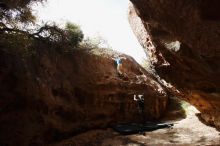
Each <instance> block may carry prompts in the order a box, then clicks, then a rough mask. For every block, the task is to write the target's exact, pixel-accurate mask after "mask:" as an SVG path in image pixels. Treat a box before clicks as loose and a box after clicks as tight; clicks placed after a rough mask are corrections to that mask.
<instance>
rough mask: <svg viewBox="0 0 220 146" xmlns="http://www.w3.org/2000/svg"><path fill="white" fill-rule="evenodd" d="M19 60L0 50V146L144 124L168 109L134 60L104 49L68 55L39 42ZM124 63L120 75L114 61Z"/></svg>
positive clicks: (163, 96) (156, 86) (160, 90)
mask: <svg viewBox="0 0 220 146" xmlns="http://www.w3.org/2000/svg"><path fill="white" fill-rule="evenodd" d="M37 46H38V47H37V49H36V50H35V51H34V53H32V54H29V55H26V56H20V55H19V54H14V53H11V52H9V50H8V49H7V46H2V47H1V48H0V85H1V86H0V97H1V98H0V107H1V110H0V129H1V130H0V145H9V146H11V145H18V146H19V145H22V146H26V145H44V144H45V143H50V142H53V141H54V140H59V139H62V138H65V137H68V136H73V135H74V134H76V133H79V132H83V131H85V130H88V129H93V128H105V127H107V126H109V125H111V124H114V123H120V122H138V121H140V120H141V118H140V116H141V115H140V114H139V111H138V107H137V103H136V102H135V101H134V100H133V95H134V94H142V95H144V98H145V100H144V103H145V110H144V114H145V117H146V120H153V119H158V118H159V117H160V116H161V114H162V113H163V112H164V110H165V108H166V104H167V95H166V91H164V88H163V87H162V86H161V85H160V84H159V83H157V82H156V81H155V78H154V77H153V76H151V75H150V74H148V73H147V72H146V71H145V70H144V69H143V68H142V67H141V66H140V65H139V64H138V63H136V62H135V60H134V59H133V58H131V57H129V56H127V55H124V54H120V53H117V52H114V51H111V50H107V49H90V50H89V49H76V50H74V51H72V52H65V51H60V49H63V48H57V47H55V46H49V45H46V44H43V43H39V44H38V45H37ZM116 56H121V57H125V58H126V59H123V61H122V64H123V73H125V74H126V75H125V76H119V75H118V73H117V70H116V65H115V62H114V60H113V59H112V58H113V57H116Z"/></svg>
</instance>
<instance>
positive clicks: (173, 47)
mask: <svg viewBox="0 0 220 146" xmlns="http://www.w3.org/2000/svg"><path fill="white" fill-rule="evenodd" d="M164 44H165V46H166V48H167V49H170V50H172V51H174V52H178V51H179V50H180V45H181V43H180V42H179V41H174V42H170V43H168V42H166V43H164Z"/></svg>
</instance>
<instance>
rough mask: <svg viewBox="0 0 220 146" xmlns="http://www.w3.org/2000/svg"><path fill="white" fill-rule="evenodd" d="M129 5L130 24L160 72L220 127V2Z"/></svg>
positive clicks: (135, 0)
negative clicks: (219, 7)
mask: <svg viewBox="0 0 220 146" xmlns="http://www.w3.org/2000/svg"><path fill="white" fill-rule="evenodd" d="M131 2H132V4H131V6H130V11H129V22H130V24H131V27H132V29H133V31H134V33H135V35H136V36H137V38H138V40H139V42H140V43H141V44H142V46H143V47H144V48H145V52H146V53H148V54H149V56H150V60H151V63H152V64H153V66H154V69H155V71H156V73H157V74H158V75H159V76H160V78H161V79H164V80H165V81H166V82H168V83H171V84H172V85H173V86H174V87H175V88H172V89H171V88H170V91H171V92H172V90H173V94H175V95H177V96H179V97H182V98H183V99H184V100H187V101H189V102H190V103H191V104H193V105H195V106H196V107H197V109H198V110H200V111H201V117H202V118H203V119H204V120H205V121H206V122H207V123H209V124H211V125H215V126H216V127H218V128H220V121H219V115H220V112H219V111H220V93H219V92H220V76H219V75H220V42H219V40H220V35H219V32H220V27H219V26H220V21H219V20H220V15H219V12H220V10H219V9H218V6H219V4H220V1H218V0H213V1H208V0H200V1H192V0H131ZM174 89H175V90H176V91H178V92H176V91H174Z"/></svg>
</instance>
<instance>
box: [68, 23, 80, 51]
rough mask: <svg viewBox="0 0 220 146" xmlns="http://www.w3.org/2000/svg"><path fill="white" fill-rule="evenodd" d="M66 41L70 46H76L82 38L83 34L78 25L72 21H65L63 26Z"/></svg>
mask: <svg viewBox="0 0 220 146" xmlns="http://www.w3.org/2000/svg"><path fill="white" fill-rule="evenodd" d="M65 31H66V34H67V41H68V42H69V43H70V45H71V46H72V47H77V46H78V45H79V43H80V42H81V41H82V40H83V37H84V34H83V32H82V30H81V29H80V27H79V26H78V25H76V24H74V23H71V22H67V23H66V26H65Z"/></svg>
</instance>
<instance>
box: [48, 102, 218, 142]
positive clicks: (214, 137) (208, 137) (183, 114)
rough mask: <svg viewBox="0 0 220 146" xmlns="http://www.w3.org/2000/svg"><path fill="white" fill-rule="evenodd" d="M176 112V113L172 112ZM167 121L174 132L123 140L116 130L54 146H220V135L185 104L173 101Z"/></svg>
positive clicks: (88, 133)
mask: <svg viewBox="0 0 220 146" xmlns="http://www.w3.org/2000/svg"><path fill="white" fill-rule="evenodd" d="M171 109H174V110H171ZM169 110H170V111H168V112H167V113H166V115H165V116H166V117H165V118H164V119H163V121H172V122H174V123H175V124H174V127H173V128H172V129H160V130H156V131H153V132H145V135H140V134H134V135H128V136H123V135H120V134H119V133H117V132H114V131H113V130H112V129H110V128H109V129H102V130H92V131H89V132H86V133H83V134H80V135H77V136H75V137H73V138H70V139H67V140H64V141H62V142H58V143H56V144H53V145H51V146H145V145H151V146H152V145H160V146H161V145H219V144H220V135H219V132H218V131H217V130H216V129H215V128H213V127H210V126H207V125H205V124H203V123H202V122H201V121H200V119H199V118H198V117H199V116H197V115H199V111H198V110H197V109H196V108H195V107H193V106H192V105H189V104H187V103H185V102H179V103H177V101H173V100H171V104H170V106H169Z"/></svg>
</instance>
